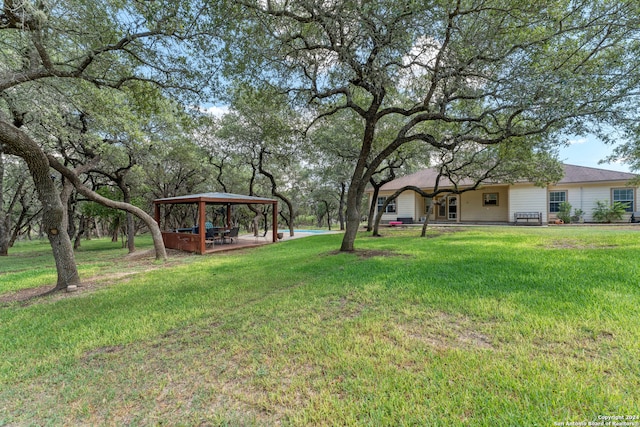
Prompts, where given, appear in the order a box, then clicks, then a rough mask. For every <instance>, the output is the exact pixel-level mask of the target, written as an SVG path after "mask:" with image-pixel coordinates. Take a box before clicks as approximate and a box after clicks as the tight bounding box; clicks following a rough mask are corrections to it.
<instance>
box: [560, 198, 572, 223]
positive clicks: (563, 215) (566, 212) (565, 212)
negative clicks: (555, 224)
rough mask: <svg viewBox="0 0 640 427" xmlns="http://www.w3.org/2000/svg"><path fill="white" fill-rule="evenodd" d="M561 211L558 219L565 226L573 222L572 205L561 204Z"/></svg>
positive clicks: (567, 203)
mask: <svg viewBox="0 0 640 427" xmlns="http://www.w3.org/2000/svg"><path fill="white" fill-rule="evenodd" d="M559 209H560V210H559V211H558V218H559V219H561V220H562V222H564V223H565V224H569V223H570V222H571V203H569V202H562V203H560V206H559Z"/></svg>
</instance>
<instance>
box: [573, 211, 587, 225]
mask: <svg viewBox="0 0 640 427" xmlns="http://www.w3.org/2000/svg"><path fill="white" fill-rule="evenodd" d="M571 222H578V223H580V224H582V223H584V211H583V210H582V209H575V210H574V211H573V216H571Z"/></svg>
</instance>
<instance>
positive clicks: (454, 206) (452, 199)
mask: <svg viewBox="0 0 640 427" xmlns="http://www.w3.org/2000/svg"><path fill="white" fill-rule="evenodd" d="M447 219H448V220H450V221H455V220H456V219H458V196H449V197H447Z"/></svg>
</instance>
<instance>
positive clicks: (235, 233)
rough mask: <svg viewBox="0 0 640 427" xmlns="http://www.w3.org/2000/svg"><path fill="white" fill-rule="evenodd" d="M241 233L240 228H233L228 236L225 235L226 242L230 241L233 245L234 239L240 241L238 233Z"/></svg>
mask: <svg viewBox="0 0 640 427" xmlns="http://www.w3.org/2000/svg"><path fill="white" fill-rule="evenodd" d="M239 231H240V227H233V228H232V229H231V230H229V233H228V234H225V235H224V238H225V240H226V239H229V243H233V239H236V240H238V232H239Z"/></svg>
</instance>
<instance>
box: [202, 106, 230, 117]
mask: <svg viewBox="0 0 640 427" xmlns="http://www.w3.org/2000/svg"><path fill="white" fill-rule="evenodd" d="M199 110H200V111H202V112H203V113H206V114H210V115H212V116H214V117H222V116H224V115H225V114H227V113H228V112H229V106H227V105H213V106H211V107H200V108H199Z"/></svg>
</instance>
